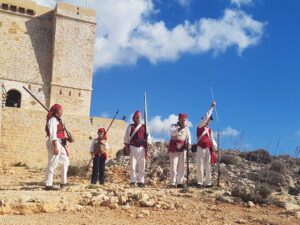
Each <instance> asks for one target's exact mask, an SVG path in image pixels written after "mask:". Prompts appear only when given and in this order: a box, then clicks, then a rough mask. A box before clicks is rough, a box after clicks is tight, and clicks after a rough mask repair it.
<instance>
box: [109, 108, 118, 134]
mask: <svg viewBox="0 0 300 225" xmlns="http://www.w3.org/2000/svg"><path fill="white" fill-rule="evenodd" d="M118 113H119V110H118V111H117V112H116V114H115V116H114V118H113V119H112V121H111V122H110V124H109V126H108V128H107V130H106V133H107V132H108V130H109V129H110V127H111V125H112V124H113V122H114V120H115V118H116V116H117V114H118Z"/></svg>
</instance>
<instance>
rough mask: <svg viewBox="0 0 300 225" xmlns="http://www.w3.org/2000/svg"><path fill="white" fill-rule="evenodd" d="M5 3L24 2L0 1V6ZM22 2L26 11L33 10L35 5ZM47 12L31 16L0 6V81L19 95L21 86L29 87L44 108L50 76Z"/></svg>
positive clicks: (49, 20) (49, 19) (50, 34)
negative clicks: (32, 89) (32, 88)
mask: <svg viewBox="0 0 300 225" xmlns="http://www.w3.org/2000/svg"><path fill="white" fill-rule="evenodd" d="M5 3H6V4H13V5H17V4H20V7H25V5H24V4H22V3H25V1H7V0H0V5H1V4H5ZM26 3H27V4H29V5H27V6H28V7H29V8H34V9H35V10H36V5H34V4H32V3H31V2H27V1H26ZM51 10H52V11H53V9H50V8H49V9H48V12H47V13H46V14H43V15H37V16H31V15H28V14H25V13H24V14H22V13H17V12H14V11H11V10H4V9H2V7H0V37H1V38H0V42H1V53H0V79H2V80H3V83H4V84H5V86H6V89H7V90H10V89H17V90H18V91H19V92H22V86H23V85H25V86H28V85H29V84H30V85H31V86H34V87H36V89H37V90H39V91H38V92H39V96H38V97H39V99H40V101H42V102H43V103H44V104H47V103H48V104H47V105H49V96H50V82H51V73H52V48H53V43H52V39H53V26H52V18H53V13H51ZM43 12H45V11H43ZM4 81H5V82H4ZM22 96H23V95H22ZM23 106H24V107H25V108H28V107H34V106H33V105H32V104H30V102H29V101H25V102H23ZM36 109H37V110H39V109H40V107H36Z"/></svg>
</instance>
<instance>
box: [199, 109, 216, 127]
mask: <svg viewBox="0 0 300 225" xmlns="http://www.w3.org/2000/svg"><path fill="white" fill-rule="evenodd" d="M213 110H214V107H210V109H209V110H208V112H207V113H205V115H204V116H203V118H202V119H201V120H200V122H199V124H198V127H199V128H201V127H203V126H204V125H205V123H206V121H207V120H208V119H209V118H210V117H211V115H212V112H213Z"/></svg>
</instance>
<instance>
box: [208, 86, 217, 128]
mask: <svg viewBox="0 0 300 225" xmlns="http://www.w3.org/2000/svg"><path fill="white" fill-rule="evenodd" d="M210 92H211V99H212V100H213V102H215V98H214V92H213V89H212V87H210ZM215 112H216V117H217V122H219V117H218V111H217V106H215Z"/></svg>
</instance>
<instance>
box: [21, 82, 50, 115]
mask: <svg viewBox="0 0 300 225" xmlns="http://www.w3.org/2000/svg"><path fill="white" fill-rule="evenodd" d="M23 88H24V89H25V91H27V92H28V94H30V96H31V97H33V98H34V99H35V100H36V101H37V102H38V103H40V105H41V106H42V107H43V108H44V109H46V110H47V112H49V109H48V108H47V107H46V106H44V104H43V103H41V102H40V100H38V99H37V98H36V97H35V96H34V95H33V94H32V93H31V92H30V91H29V90H28V89H27V88H26V87H24V86H23Z"/></svg>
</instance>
